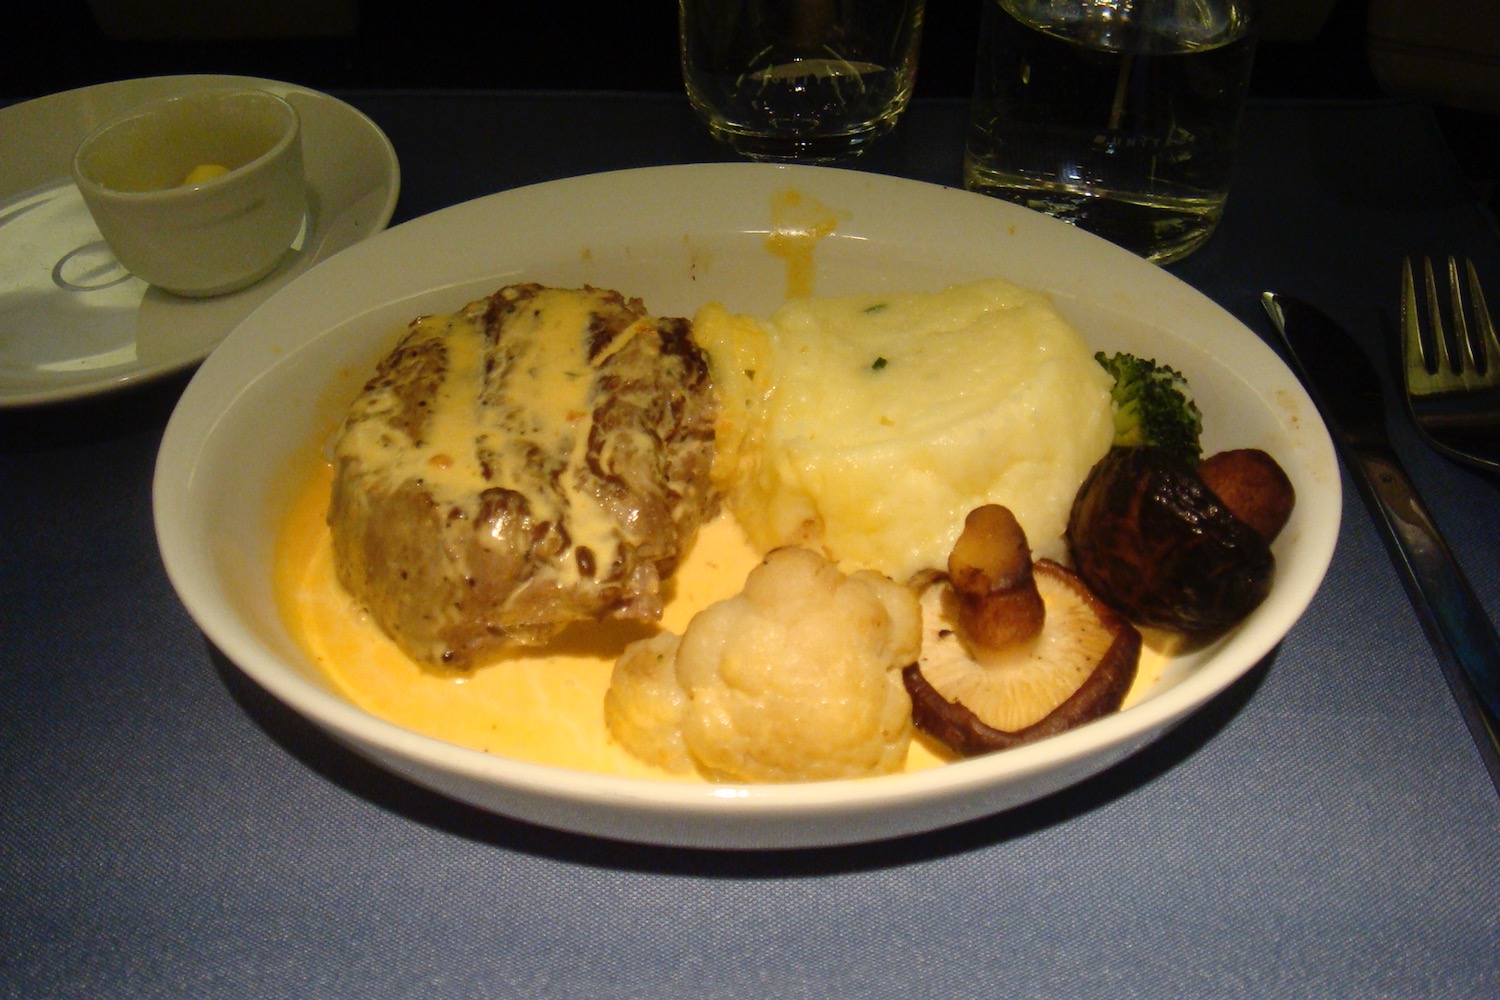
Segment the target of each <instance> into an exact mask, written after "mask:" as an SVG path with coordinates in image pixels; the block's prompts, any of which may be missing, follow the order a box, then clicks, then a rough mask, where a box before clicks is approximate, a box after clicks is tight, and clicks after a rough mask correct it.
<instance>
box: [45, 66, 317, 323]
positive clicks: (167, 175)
mask: <svg viewBox="0 0 1500 1000" xmlns="http://www.w3.org/2000/svg"><path fill="white" fill-rule="evenodd" d="M204 166H213V167H222V168H225V170H226V171H227V172H224V173H219V174H218V175H217V176H213V177H210V178H208V179H204V180H197V181H193V182H189V177H190V175H192V174H193V172H194V171H195V169H197V168H199V167H204ZM73 179H74V181H76V182H77V184H78V190H79V191H80V192H82V194H83V200H84V203H85V204H86V205H88V209H89V212H90V213H91V214H92V215H93V217H94V222H95V224H97V225H98V227H99V232H100V233H101V234H102V235H103V236H104V239H105V241H106V242H108V244H109V247H110V249H111V250H113V251H114V254H115V257H116V258H118V259H119V261H120V263H121V264H122V265H124V267H125V269H126V270H128V271H130V272H131V273H132V274H134V275H136V276H137V277H139V278H142V279H144V280H145V281H147V282H149V283H150V284H152V285H155V286H157V287H158V288H162V289H165V290H166V291H169V292H174V293H176V294H178V295H187V296H194V297H204V296H210V295H222V294H224V293H226V292H232V291H235V290H237V289H240V288H244V287H245V286H247V285H251V284H253V283H255V282H256V281H259V280H260V279H261V278H263V277H265V276H266V275H267V274H269V273H270V272H271V271H272V270H273V269H274V268H275V267H276V264H277V263H278V262H279V261H280V260H281V257H282V255H283V254H284V253H285V252H286V250H287V248H288V247H289V246H291V244H292V241H293V240H295V239H296V237H297V233H298V232H299V231H300V230H301V228H302V222H303V218H304V216H305V215H306V213H307V181H306V178H305V176H304V174H303V168H302V136H301V124H300V122H299V120H298V117H297V111H296V109H295V108H293V107H292V106H291V105H290V104H288V103H287V102H286V101H284V100H282V99H281V98H279V97H277V96H276V95H274V94H268V93H266V92H264V91H259V90H205V91H196V92H191V93H186V94H180V95H178V96H175V97H168V98H164V99H162V100H157V101H152V102H150V103H148V104H143V105H141V106H139V107H137V108H134V109H133V110H131V111H127V112H126V113H125V114H123V115H121V116H120V117H118V118H115V119H113V120H111V121H109V122H106V123H105V124H104V125H102V126H100V127H99V128H98V129H96V130H95V131H94V132H93V133H92V134H91V135H90V136H89V137H88V138H87V139H85V140H84V141H83V143H82V145H80V146H79V147H78V152H77V153H76V154H75V155H74V157H73Z"/></svg>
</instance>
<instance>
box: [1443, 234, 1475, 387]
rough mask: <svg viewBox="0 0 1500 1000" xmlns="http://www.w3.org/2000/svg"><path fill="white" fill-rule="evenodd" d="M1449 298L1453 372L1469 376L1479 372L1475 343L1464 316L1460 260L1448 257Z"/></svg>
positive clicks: (1451, 256)
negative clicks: (1451, 320) (1459, 273)
mask: <svg viewBox="0 0 1500 1000" xmlns="http://www.w3.org/2000/svg"><path fill="white" fill-rule="evenodd" d="M1448 297H1449V303H1450V306H1449V308H1450V310H1451V312H1450V315H1451V316H1452V317H1453V359H1452V360H1453V370H1454V371H1455V372H1457V373H1458V374H1460V375H1464V376H1467V375H1468V374H1469V373H1470V372H1474V371H1477V370H1478V369H1479V365H1478V363H1477V362H1475V360H1474V342H1473V341H1472V340H1470V339H1469V322H1468V319H1467V318H1466V317H1465V316H1464V286H1463V282H1462V281H1460V280H1459V277H1458V258H1457V257H1454V256H1453V255H1451V254H1450V255H1449V256H1448Z"/></svg>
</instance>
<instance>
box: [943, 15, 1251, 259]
mask: <svg viewBox="0 0 1500 1000" xmlns="http://www.w3.org/2000/svg"><path fill="white" fill-rule="evenodd" d="M1253 13H1254V11H1253V0H984V11H983V14H982V18H981V22H980V42H979V57H978V62H977V68H976V73H975V80H974V98H973V103H972V108H971V114H970V120H969V130H968V140H967V144H966V148H965V153H964V184H965V186H966V187H968V188H969V189H970V190H973V191H980V192H983V193H985V194H990V195H995V196H996V197H1000V198H1004V199H1007V200H1009V201H1014V202H1017V203H1019V204H1022V205H1025V206H1027V207H1029V208H1034V209H1038V210H1040V211H1043V212H1047V213H1048V214H1051V215H1054V216H1056V217H1058V218H1060V219H1064V220H1066V221H1068V222H1071V223H1074V224H1076V225H1078V226H1081V227H1082V228H1084V229H1087V230H1089V231H1091V232H1094V233H1097V234H1098V235H1100V236H1103V237H1105V238H1106V239H1109V240H1111V241H1113V242H1115V243H1117V244H1119V245H1121V246H1123V247H1126V248H1127V249H1129V250H1133V251H1135V252H1136V253H1138V254H1140V255H1141V256H1143V257H1145V258H1147V259H1148V260H1154V261H1156V262H1158V263H1163V264H1165V263H1168V262H1170V261H1173V260H1178V259H1180V258H1182V257H1184V256H1186V255H1187V254H1189V253H1191V252H1192V251H1193V250H1195V249H1197V248H1198V247H1199V246H1200V245H1202V243H1203V241H1204V240H1206V239H1208V237H1209V235H1210V234H1211V233H1212V232H1213V230H1214V227H1215V226H1216V225H1217V224H1218V221H1219V217H1220V216H1221V215H1222V213H1223V211H1224V201H1225V198H1226V197H1227V195H1228V192H1229V179H1230V172H1231V168H1232V166H1233V160H1234V144H1235V134H1236V132H1237V130H1238V127H1239V121H1240V114H1241V111H1242V110H1243V108H1244V104H1245V95H1246V91H1247V89H1248V87H1249V82H1250V68H1251V63H1252V62H1253V59H1254V53H1255V34H1254V32H1253V30H1252V26H1253V16H1252V15H1253Z"/></svg>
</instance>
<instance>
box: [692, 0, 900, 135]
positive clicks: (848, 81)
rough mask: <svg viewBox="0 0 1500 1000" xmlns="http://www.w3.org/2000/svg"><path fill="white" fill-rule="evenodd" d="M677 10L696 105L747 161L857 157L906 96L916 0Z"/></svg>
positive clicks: (715, 3) (695, 3) (754, 1)
mask: <svg viewBox="0 0 1500 1000" xmlns="http://www.w3.org/2000/svg"><path fill="white" fill-rule="evenodd" d="M678 10H679V27H680V30H681V43H682V75H683V81H684V83H685V85H686V87H687V94H688V98H689V100H690V101H691V102H692V105H693V109H694V110H695V111H696V112H697V113H698V116H699V117H700V118H701V119H702V120H703V121H704V122H705V123H706V124H707V125H708V128H709V131H710V132H711V133H712V134H713V135H714V137H715V138H717V139H719V140H721V141H723V142H726V143H728V144H729V145H730V146H732V147H733V148H734V149H735V150H737V151H738V152H740V153H742V154H744V155H745V156H748V157H751V158H752V159H757V160H783V161H803V162H814V163H816V162H829V161H834V160H840V159H844V158H847V157H851V156H855V155H857V154H859V153H860V152H862V151H863V150H864V149H865V148H866V147H868V145H869V144H870V143H871V142H872V141H874V140H875V139H877V138H879V137H880V136H882V135H884V134H885V133H887V132H889V131H890V130H891V128H892V127H894V125H895V124H896V121H897V119H898V118H900V117H901V113H902V112H903V111H904V110H905V109H906V105H907V103H908V102H909V101H910V99H911V92H912V84H913V82H914V81H915V79H916V72H917V51H918V48H919V45H920V43H921V35H922V11H923V0H679V4H678Z"/></svg>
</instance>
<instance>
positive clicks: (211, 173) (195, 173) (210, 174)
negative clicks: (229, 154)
mask: <svg viewBox="0 0 1500 1000" xmlns="http://www.w3.org/2000/svg"><path fill="white" fill-rule="evenodd" d="M227 173H229V168H228V167H221V166H219V165H218V164H217V163H200V164H199V165H198V166H196V167H194V168H193V169H192V170H189V171H188V175H187V176H186V177H184V178H183V179H182V184H181V185H180V186H181V187H187V186H188V185H189V184H202V183H203V182H204V181H211V180H213V179H214V178H215V177H222V176H223V175H224V174H227Z"/></svg>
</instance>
